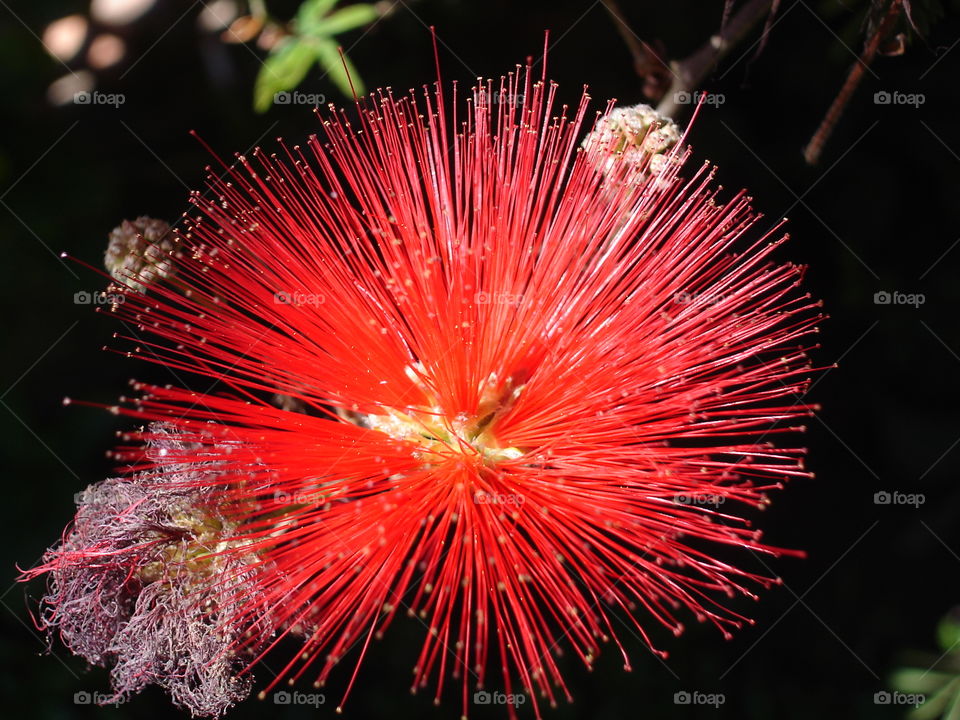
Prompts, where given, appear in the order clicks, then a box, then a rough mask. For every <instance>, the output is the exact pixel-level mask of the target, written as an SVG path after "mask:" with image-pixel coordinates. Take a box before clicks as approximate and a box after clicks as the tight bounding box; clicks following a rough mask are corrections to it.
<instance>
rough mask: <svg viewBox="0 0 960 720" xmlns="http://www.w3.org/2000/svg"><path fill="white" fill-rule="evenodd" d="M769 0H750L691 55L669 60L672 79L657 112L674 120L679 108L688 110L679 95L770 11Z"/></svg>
mask: <svg viewBox="0 0 960 720" xmlns="http://www.w3.org/2000/svg"><path fill="white" fill-rule="evenodd" d="M772 1H773V0H749V2H747V3H746V4H744V5H743V6H742V7H741V8H740V9H739V10H737V11H736V12H735V13H733V14H732V15H731V17H730V18H729V20H728V21H727V22H725V23H723V25H722V27H721V29H720V32H718V33H716V34H714V35H711V36H710V39H709V40H708V41H707V42H706V43H704V44H703V45H702V46H701V47H700V48H699V49H698V50H696V51H695V52H694V53H693V54H692V55H690V56H688V57H686V58H684V59H683V60H675V61H673V62H671V63H670V69H671V73H672V75H673V82H672V83H671V85H670V88H669V89H668V90H667V92H666V94H665V95H664V96H663V99H662V100H661V101H660V104H659V105H658V106H657V112H659V113H660V114H661V115H666V116H667V117H672V118H674V119H676V116H677V115H679V114H680V112H681V111H682V110H684V109H689V107H690V106H689V105H684V104H682V103H679V102H678V98H681V97H683V96H684V94H685V93H687V94H689V93H692V92H694V91H695V90H697V89H699V85H700V83H701V82H702V81H703V78H705V77H706V76H707V74H708V73H709V72H710V71H711V70H713V68H715V67H716V66H717V63H719V62H720V61H721V60H722V59H723V58H724V57H725V56H726V55H727V54H728V53H729V52H730V50H732V49H733V48H734V47H736V46H737V44H738V43H739V42H740V41H741V40H743V38H744V37H746V35H747V34H748V33H749V32H750V31H751V30H752V29H753V27H754V26H755V25H756V24H757V23H758V22H760V20H761V19H762V18H763V17H766V16H767V15H768V14H769V10H770V6H771V4H772Z"/></svg>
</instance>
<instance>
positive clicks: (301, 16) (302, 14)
mask: <svg viewBox="0 0 960 720" xmlns="http://www.w3.org/2000/svg"><path fill="white" fill-rule="evenodd" d="M337 1H338V0H306V2H304V3H303V4H302V5H301V6H300V9H299V10H297V16H296V18H295V19H294V22H296V24H297V26H298V27H300V26H307V25H314V24H316V23H319V22H321V21H322V20H323V18H324V17H325V16H326V15H327V13H329V12H330V11H331V10H333V6H334V5H336V4H337Z"/></svg>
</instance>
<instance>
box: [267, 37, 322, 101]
mask: <svg viewBox="0 0 960 720" xmlns="http://www.w3.org/2000/svg"><path fill="white" fill-rule="evenodd" d="M316 58H317V56H316V53H315V51H314V48H313V47H312V46H311V44H310V43H309V42H304V41H302V40H300V39H298V38H287V39H285V40H283V41H282V42H280V43H279V44H278V45H277V46H276V47H275V48H274V49H273V50H272V51H271V53H270V56H269V57H268V58H267V60H266V62H264V63H263V67H262V68H260V73H259V74H258V75H257V81H256V83H255V84H254V88H253V107H254V109H255V110H256V111H257V112H266V111H267V110H269V109H270V106H271V105H272V104H273V98H274V96H275V95H276V94H277V93H278V92H283V91H284V90H290V89H291V88H295V87H296V86H297V85H299V84H300V81H301V80H303V78H304V77H305V76H306V74H307V72H308V71H309V70H310V67H311V66H312V65H313V63H314V60H316Z"/></svg>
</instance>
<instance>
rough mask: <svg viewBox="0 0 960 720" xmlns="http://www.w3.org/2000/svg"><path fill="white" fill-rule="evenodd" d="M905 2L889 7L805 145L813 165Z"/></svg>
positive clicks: (805, 152) (805, 155)
mask: <svg viewBox="0 0 960 720" xmlns="http://www.w3.org/2000/svg"><path fill="white" fill-rule="evenodd" d="M902 4H903V0H893V2H891V3H890V7H889V8H888V9H887V12H886V15H885V16H884V18H883V21H882V22H881V23H880V25H879V27H877V31H876V32H875V33H874V34H873V36H872V37H871V38H870V40H869V41H868V42H867V45H866V47H865V48H864V49H863V53H861V55H860V57H859V58H857V62H855V63H854V64H853V67H851V68H850V72H849V73H847V79H846V81H845V82H844V83H843V87H841V88H840V92H839V93H838V94H837V97H836V98H834V101H833V102H832V103H831V104H830V108H829V109H828V110H827V114H826V115H824V116H823V120H822V121H821V122H820V126H819V127H818V128H817V131H816V132H815V133H814V134H813V137H812V138H810V142H809V143H807V146H806V147H805V148H804V149H803V158H804V160H806V161H807V163H808V164H809V165H816V164H817V162H818V161H819V160H820V153H821V152H822V151H823V146H824V144H825V143H826V142H827V140H829V139H830V135H831V134H832V133H833V129H834V127H836V124H837V122H838V121H839V120H840V116H841V115H842V114H843V111H844V108H846V106H847V103H848V102H850V98H851V97H852V96H853V93H854V92H855V91H856V89H857V87H858V86H859V85H860V81H861V80H863V73H864V72H865V71H866V70H867V68H869V67H870V64H871V63H872V62H873V59H874V57H876V54H877V50H878V49H879V47H880V43H881V41H882V40H883V39H884V37H886V36H887V35H889V34H890V31H891V30H892V29H893V25H894V23H895V22H896V21H897V18H898V17H899V15H900V8H901V5H902Z"/></svg>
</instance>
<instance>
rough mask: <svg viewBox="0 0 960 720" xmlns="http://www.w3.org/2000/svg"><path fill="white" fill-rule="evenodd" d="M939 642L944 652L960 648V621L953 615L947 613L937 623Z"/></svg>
mask: <svg viewBox="0 0 960 720" xmlns="http://www.w3.org/2000/svg"><path fill="white" fill-rule="evenodd" d="M937 642H938V643H939V644H940V649H941V650H943V651H944V652H952V651H954V650H957V649H958V648H960V622H957V619H956V618H955V617H954V616H953V615H952V614H950V615H947V616H946V617H945V618H943V619H942V620H941V621H940V624H939V625H937Z"/></svg>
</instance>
